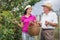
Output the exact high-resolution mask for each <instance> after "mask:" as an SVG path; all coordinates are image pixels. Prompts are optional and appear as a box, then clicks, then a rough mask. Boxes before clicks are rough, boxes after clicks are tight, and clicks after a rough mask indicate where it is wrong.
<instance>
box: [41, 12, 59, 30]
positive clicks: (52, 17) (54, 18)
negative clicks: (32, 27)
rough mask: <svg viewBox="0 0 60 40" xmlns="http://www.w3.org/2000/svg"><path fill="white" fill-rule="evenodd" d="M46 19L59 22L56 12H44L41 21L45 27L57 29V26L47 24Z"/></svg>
mask: <svg viewBox="0 0 60 40" xmlns="http://www.w3.org/2000/svg"><path fill="white" fill-rule="evenodd" d="M45 21H49V22H53V23H58V20H57V15H56V13H55V12H52V11H50V12H49V13H48V14H47V15H46V14H45V13H44V14H43V15H42V17H41V23H42V26H41V27H42V28H43V29H55V27H53V26H51V25H47V26H46V25H45Z"/></svg>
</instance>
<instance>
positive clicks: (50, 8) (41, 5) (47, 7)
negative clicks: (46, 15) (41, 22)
mask: <svg viewBox="0 0 60 40" xmlns="http://www.w3.org/2000/svg"><path fill="white" fill-rule="evenodd" d="M41 6H42V7H47V8H49V9H52V8H51V7H49V6H46V5H41Z"/></svg>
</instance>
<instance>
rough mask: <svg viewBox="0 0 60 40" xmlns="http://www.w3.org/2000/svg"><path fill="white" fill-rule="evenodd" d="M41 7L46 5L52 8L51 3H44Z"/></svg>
mask: <svg viewBox="0 0 60 40" xmlns="http://www.w3.org/2000/svg"><path fill="white" fill-rule="evenodd" d="M42 7H48V8H49V9H52V4H51V3H45V4H44V5H42Z"/></svg>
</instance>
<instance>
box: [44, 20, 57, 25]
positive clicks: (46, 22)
mask: <svg viewBox="0 0 60 40" xmlns="http://www.w3.org/2000/svg"><path fill="white" fill-rule="evenodd" d="M45 25H46V26H47V25H51V26H57V24H56V23H53V22H49V21H45Z"/></svg>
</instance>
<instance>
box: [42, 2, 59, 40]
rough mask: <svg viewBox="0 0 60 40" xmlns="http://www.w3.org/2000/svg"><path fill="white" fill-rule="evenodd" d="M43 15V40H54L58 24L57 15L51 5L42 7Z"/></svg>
mask: <svg viewBox="0 0 60 40" xmlns="http://www.w3.org/2000/svg"><path fill="white" fill-rule="evenodd" d="M42 7H43V11H44V13H43V15H42V17H41V27H42V31H41V40H54V29H55V26H56V25H57V24H58V21H57V15H56V13H55V12H53V11H52V5H51V3H45V4H44V5H42Z"/></svg>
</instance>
